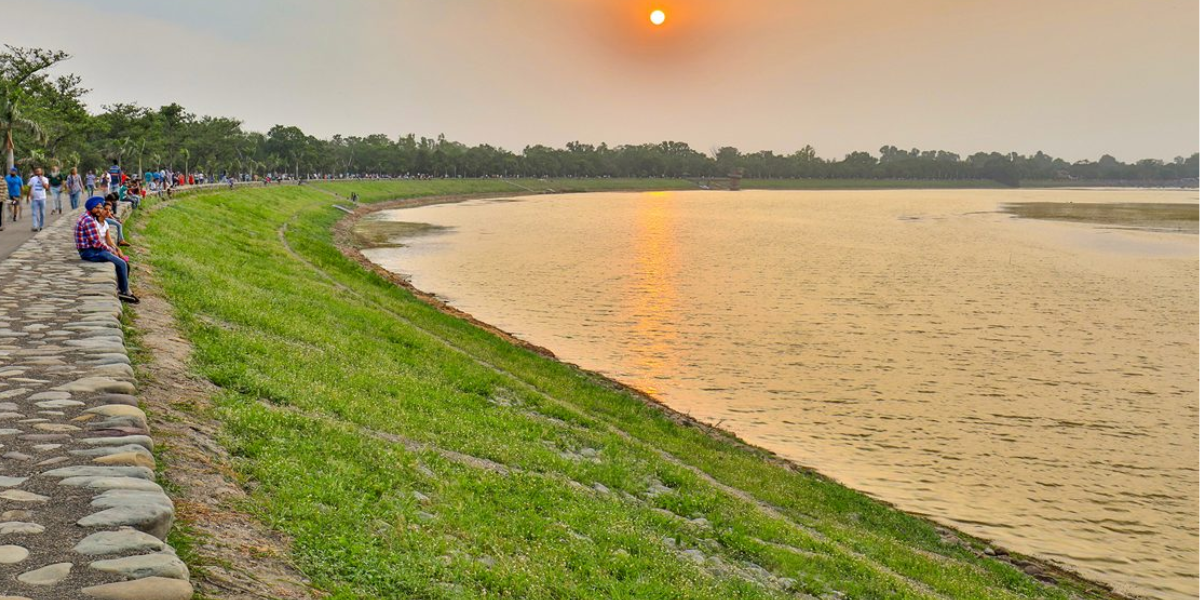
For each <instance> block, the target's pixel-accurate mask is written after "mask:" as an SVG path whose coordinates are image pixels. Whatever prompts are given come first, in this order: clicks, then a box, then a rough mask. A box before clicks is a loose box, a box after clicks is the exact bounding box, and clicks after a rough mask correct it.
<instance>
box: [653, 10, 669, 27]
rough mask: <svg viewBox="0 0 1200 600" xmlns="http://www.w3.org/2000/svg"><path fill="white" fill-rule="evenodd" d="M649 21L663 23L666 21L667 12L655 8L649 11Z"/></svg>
mask: <svg viewBox="0 0 1200 600" xmlns="http://www.w3.org/2000/svg"><path fill="white" fill-rule="evenodd" d="M650 22H651V23H654V24H655V25H662V24H663V23H665V22H667V13H665V12H663V11H661V10H656V11H654V12H652V13H650Z"/></svg>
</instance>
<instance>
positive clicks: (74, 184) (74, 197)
mask: <svg viewBox="0 0 1200 600" xmlns="http://www.w3.org/2000/svg"><path fill="white" fill-rule="evenodd" d="M82 194H83V178H82V177H80V176H79V168H78V167H71V174H70V175H67V196H68V197H69V198H70V199H71V210H75V209H77V208H79V197H80V196H81V195H82ZM60 212H61V211H60Z"/></svg>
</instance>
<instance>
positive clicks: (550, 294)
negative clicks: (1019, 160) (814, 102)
mask: <svg viewBox="0 0 1200 600" xmlns="http://www.w3.org/2000/svg"><path fill="white" fill-rule="evenodd" d="M1006 202H1076V203H1082V202H1124V203H1129V202H1157V203H1191V204H1195V203H1196V202H1197V194H1196V192H1194V191H1188V192H1180V191H883V192H879V191H877V192H758V191H754V192H741V193H738V194H731V193H725V192H684V193H679V192H670V193H650V194H588V195H574V196H539V197H528V198H522V199H517V200H512V201H473V202H468V203H463V204H448V205H436V206H429V207H423V208H416V209H408V210H401V211H392V212H389V213H383V217H384V218H388V219H391V220H397V221H413V222H423V223H431V224H436V225H441V226H447V227H451V228H452V229H450V230H449V231H445V232H441V233H438V234H434V235H425V236H418V237H413V238H407V239H405V240H404V243H405V244H407V246H406V247H403V248H385V249H376V250H370V251H368V252H367V254H368V256H369V257H370V258H371V259H372V260H374V261H376V262H378V263H379V264H381V265H383V266H384V267H386V268H388V269H390V270H393V271H395V272H398V273H403V274H405V275H408V276H410V277H411V279H412V281H413V283H414V284H415V285H416V286H417V287H418V288H420V289H423V290H426V291H431V292H434V293H437V294H439V295H441V296H443V297H445V298H447V299H449V300H450V301H451V303H452V304H453V305H454V306H456V307H458V308H460V309H463V310H465V311H467V312H469V313H471V314H473V315H475V316H476V317H478V318H480V319H482V320H484V321H486V322H489V323H492V324H494V325H496V326H498V327H500V328H502V329H505V330H507V331H509V332H512V333H514V334H516V335H517V336H519V337H521V338H523V339H526V340H528V341H530V342H533V343H535V344H538V345H542V346H545V347H547V348H549V349H551V350H552V351H553V352H555V353H556V354H557V355H558V356H559V357H560V358H562V359H564V360H566V361H569V362H574V363H577V364H579V365H581V366H583V367H585V368H588V369H594V370H597V371H600V372H602V373H604V374H606V375H608V376H611V377H613V378H616V379H618V380H621V381H623V382H625V383H628V384H630V385H633V386H635V387H638V388H641V389H643V390H646V391H649V392H651V393H653V394H654V395H655V396H656V397H657V398H659V399H661V400H662V401H663V402H665V403H667V404H668V405H670V406H671V407H673V408H675V409H676V410H679V411H682V412H685V413H689V414H691V415H693V416H695V417H697V418H699V419H701V420H703V421H705V422H709V423H717V424H720V425H721V426H722V427H724V428H726V429H729V430H731V431H733V432H735V433H737V434H738V435H740V436H741V437H743V438H745V439H746V440H748V441H750V442H752V443H754V444H757V445H760V446H763V447H766V448H769V449H771V450H773V451H775V452H778V453H779V454H781V455H783V456H785V457H787V458H790V459H793V460H795V461H797V462H799V463H801V464H804V465H807V466H811V467H813V468H816V469H818V470H819V471H821V472H823V473H825V474H827V475H829V476H831V477H833V478H835V479H837V480H839V481H842V482H844V483H846V484H847V485H850V486H851V487H854V488H856V489H859V490H863V491H866V492H868V493H871V494H873V495H875V496H877V497H879V498H882V499H885V500H888V501H891V502H894V503H896V504H898V505H899V506H900V507H902V508H904V509H906V510H910V511H914V512H918V513H922V514H926V515H929V516H931V517H933V518H935V519H938V520H941V521H944V522H947V523H951V524H953V525H955V526H957V527H959V528H961V529H964V530H966V531H968V532H970V533H973V534H976V535H979V536H982V537H985V538H988V539H993V540H996V541H997V542H998V543H999V544H1000V545H1001V546H1004V547H1007V548H1010V549H1012V550H1016V551H1021V552H1027V553H1033V554H1037V555H1039V556H1042V557H1044V558H1048V559H1051V560H1054V561H1056V562H1060V563H1062V564H1064V565H1066V566H1068V567H1070V568H1073V569H1075V570H1078V571H1079V572H1081V573H1082V574H1084V575H1086V576H1089V577H1093V578H1096V579H1099V580H1102V581H1105V582H1109V583H1111V584H1113V585H1115V586H1116V587H1117V588H1118V589H1119V590H1122V591H1127V592H1134V593H1139V594H1145V595H1150V596H1154V597H1158V598H1167V599H1172V600H1174V599H1182V598H1194V597H1196V595H1197V591H1198V590H1197V561H1198V559H1200V553H1198V550H1197V545H1198V543H1200V537H1198V532H1197V518H1198V515H1197V501H1198V498H1197V487H1198V485H1200V479H1198V476H1197V463H1196V456H1197V452H1198V448H1200V442H1198V427H1197V415H1198V412H1197V361H1198V356H1200V348H1198V338H1197V336H1198V318H1197V316H1198V311H1197V303H1198V300H1200V299H1198V294H1197V287H1198V283H1200V282H1198V262H1197V249H1198V245H1197V236H1196V235H1195V234H1190V233H1162V232H1145V231H1125V230H1118V229H1112V228H1102V227H1097V226H1092V225H1085V224H1077V223H1062V222H1044V221H1036V220H1026V219H1016V218H1012V217H1010V216H1008V215H1005V214H1002V213H1000V212H998V209H999V207H1000V205H1001V204H1003V203H1006Z"/></svg>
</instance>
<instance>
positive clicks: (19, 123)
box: [0, 87, 46, 170]
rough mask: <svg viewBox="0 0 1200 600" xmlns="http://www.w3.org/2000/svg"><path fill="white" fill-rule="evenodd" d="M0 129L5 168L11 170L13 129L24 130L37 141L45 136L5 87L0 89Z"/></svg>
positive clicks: (13, 158) (13, 159) (14, 147)
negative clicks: (23, 112) (26, 116)
mask: <svg viewBox="0 0 1200 600" xmlns="http://www.w3.org/2000/svg"><path fill="white" fill-rule="evenodd" d="M0 131H3V132H4V153H5V160H6V163H7V165H8V169H7V170H11V169H12V168H13V166H14V165H16V161H15V157H14V156H13V151H14V150H15V149H16V146H14V145H13V131H24V132H25V133H28V134H30V135H32V136H33V137H34V138H35V139H36V140H38V141H43V140H45V137H46V134H45V132H43V131H42V126H41V125H40V124H38V123H37V122H36V121H33V120H31V119H27V118H25V116H24V115H23V114H22V111H21V107H20V105H19V104H18V103H17V100H16V98H15V97H14V95H13V93H12V91H11V89H9V88H7V87H6V88H4V89H3V90H2V91H0Z"/></svg>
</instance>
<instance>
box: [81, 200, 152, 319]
mask: <svg viewBox="0 0 1200 600" xmlns="http://www.w3.org/2000/svg"><path fill="white" fill-rule="evenodd" d="M84 209H85V211H84V213H83V214H82V215H80V216H79V220H78V221H76V222H75V249H76V250H78V251H79V258H81V259H83V260H86V261H88V262H110V263H112V264H113V266H114V267H115V268H116V270H117V297H118V298H120V299H121V301H122V302H129V303H133V304H136V303H137V302H139V300H138V297H137V296H134V295H133V292H132V291H130V289H129V259H128V258H126V256H125V255H124V254H123V253H121V251H120V250H119V249H117V248H115V247H113V246H112V245H111V238H110V237H109V236H108V225H106V224H105V223H104V219H105V215H106V213H107V212H108V207H107V206H105V204H104V199H103V198H101V197H99V196H92V197H91V198H88V201H87V203H86V204H84Z"/></svg>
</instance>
